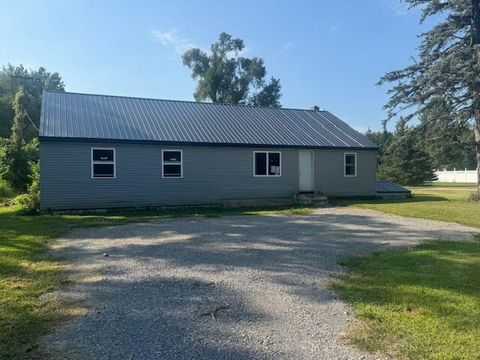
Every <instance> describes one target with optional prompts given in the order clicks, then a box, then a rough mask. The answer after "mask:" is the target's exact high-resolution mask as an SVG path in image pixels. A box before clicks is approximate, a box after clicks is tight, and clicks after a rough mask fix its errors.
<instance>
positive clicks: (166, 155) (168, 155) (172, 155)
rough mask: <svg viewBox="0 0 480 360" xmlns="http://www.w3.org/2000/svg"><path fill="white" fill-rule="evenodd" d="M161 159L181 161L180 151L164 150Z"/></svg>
mask: <svg viewBox="0 0 480 360" xmlns="http://www.w3.org/2000/svg"><path fill="white" fill-rule="evenodd" d="M163 161H164V162H181V161H182V152H181V151H164V152H163Z"/></svg>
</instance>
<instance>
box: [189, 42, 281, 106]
mask: <svg viewBox="0 0 480 360" xmlns="http://www.w3.org/2000/svg"><path fill="white" fill-rule="evenodd" d="M244 47H245V45H244V43H243V40H241V39H233V38H232V36H231V35H229V34H227V33H221V34H220V36H219V39H218V41H217V42H215V43H213V44H212V45H211V47H210V53H206V52H205V51H203V50H201V49H198V48H194V49H189V50H187V51H186V52H185V53H184V54H183V56H182V59H183V64H184V65H186V66H188V67H189V68H190V69H191V70H192V78H193V79H195V80H197V81H198V83H197V88H196V90H195V93H194V97H195V100H197V101H205V100H210V101H212V102H218V103H228V104H251V105H262V106H280V102H279V100H280V96H281V93H280V89H281V86H280V80H278V79H275V78H271V80H270V81H269V82H267V81H266V80H265V77H266V74H267V72H266V69H265V66H264V63H263V59H260V58H257V57H254V58H246V57H243V56H240V52H241V51H242V50H243V49H244Z"/></svg>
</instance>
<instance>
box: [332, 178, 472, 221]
mask: <svg viewBox="0 0 480 360" xmlns="http://www.w3.org/2000/svg"><path fill="white" fill-rule="evenodd" d="M410 189H411V190H412V198H410V199H373V200H337V201H335V203H336V204H337V205H340V206H354V207H360V208H365V209H373V210H379V211H383V212H387V213H391V214H396V215H403V216H410V217H417V218H425V219H434V220H443V221H451V222H456V223H459V224H464V225H469V226H473V227H478V228H480V202H472V201H469V195H470V193H471V192H473V191H474V190H475V188H474V187H463V186H460V187H451V188H444V187H438V188H437V187H436V186H423V187H412V188H410Z"/></svg>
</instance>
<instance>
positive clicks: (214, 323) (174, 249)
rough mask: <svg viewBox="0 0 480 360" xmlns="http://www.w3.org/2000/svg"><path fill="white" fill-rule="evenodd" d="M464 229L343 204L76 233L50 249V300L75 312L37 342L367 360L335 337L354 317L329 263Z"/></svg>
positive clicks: (78, 349) (143, 354)
mask: <svg viewBox="0 0 480 360" xmlns="http://www.w3.org/2000/svg"><path fill="white" fill-rule="evenodd" d="M474 231H478V230H474V229H472V228H468V227H465V226H461V225H455V224H448V223H442V222H436V221H430V220H420V219H407V218H403V217H396V216H391V215H385V214H381V213H378V212H375V211H371V210H363V209H351V208H330V209H320V210H316V211H315V213H314V214H311V215H274V216H223V217H218V218H177V219H171V220H160V221H155V222H148V223H141V224H128V225H121V226H114V227H104V228H86V229H76V230H73V231H72V232H71V233H69V234H68V235H67V236H65V237H64V238H62V239H61V240H60V241H59V242H58V243H57V245H56V247H55V249H56V250H55V251H57V252H58V254H59V255H62V256H63V257H64V258H65V259H66V260H67V262H68V263H69V264H71V271H72V274H73V276H74V278H75V282H74V283H73V285H72V286H70V287H68V288H66V289H64V290H62V291H61V292H57V293H55V294H54V295H52V296H58V297H59V298H61V299H69V300H74V302H75V306H77V307H83V308H84V309H85V313H84V314H83V315H81V316H77V317H75V318H73V319H72V320H71V321H70V322H68V323H67V324H66V325H65V326H63V327H62V328H60V329H59V330H58V331H57V332H55V333H53V334H51V335H49V336H48V337H46V338H44V340H43V344H44V345H43V346H44V347H45V348H46V350H48V351H52V352H53V353H60V354H62V357H69V358H81V359H90V358H96V359H98V358H100V359H182V358H202V359H217V358H218V359H232V358H243V359H246V358H247V359H248V358H255V359H264V358H271V359H274V358H291V359H313V358H316V359H359V358H365V359H369V358H376V356H375V355H371V354H364V353H361V352H360V351H359V350H357V349H356V348H354V347H352V346H350V345H348V344H347V343H346V342H345V340H344V339H343V338H342V334H343V333H345V331H346V330H347V328H348V326H349V323H350V322H352V321H354V320H353V317H352V315H351V314H350V309H349V308H348V307H347V306H346V305H345V304H344V303H343V302H341V301H340V300H338V298H337V297H336V295H335V294H334V293H333V292H332V291H331V290H330V289H329V287H328V284H329V281H330V279H331V277H332V276H333V275H335V274H337V273H338V272H339V271H341V267H340V266H339V265H338V264H337V261H338V259H339V258H342V257H344V256H347V255H351V254H361V253H366V252H369V251H371V250H373V249H384V248H388V247H395V246H403V245H413V244H416V243H417V242H418V241H419V240H423V239H428V238H444V239H461V238H463V239H467V238H470V236H471V233H472V232H474Z"/></svg>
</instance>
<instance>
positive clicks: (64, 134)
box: [39, 92, 377, 210]
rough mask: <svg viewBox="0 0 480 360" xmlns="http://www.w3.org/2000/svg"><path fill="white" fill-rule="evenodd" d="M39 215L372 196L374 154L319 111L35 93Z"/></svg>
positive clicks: (358, 136)
mask: <svg viewBox="0 0 480 360" xmlns="http://www.w3.org/2000/svg"><path fill="white" fill-rule="evenodd" d="M39 138H40V166H41V171H40V176H41V208H42V209H53V210H60V209H95V208H113V207H115V208H117V207H150V206H152V207H153V206H155V207H156V206H171V205H215V204H224V205H232V204H235V205H242V204H244V205H247V204H263V205H266V204H267V205H268V204H279V203H282V202H292V201H293V199H294V196H295V194H298V193H317V194H318V193H320V194H324V195H330V196H331V195H334V196H372V195H375V194H376V178H375V168H376V156H377V147H376V145H375V144H374V143H372V142H371V141H370V140H369V139H368V138H367V137H365V136H364V135H362V134H360V133H358V132H357V131H355V130H354V129H352V128H351V127H350V126H348V125H347V124H346V123H344V122H343V121H342V120H340V119H339V118H337V117H336V116H334V115H333V114H331V113H330V112H328V111H320V110H319V109H318V108H315V109H313V110H300V109H285V108H267V107H254V106H244V105H226V104H212V103H198V102H190V101H172V100H154V99H143V98H133V97H120V96H104V95H90V94H78V93H68V92H44V94H43V98H42V112H41V120H40V137H39Z"/></svg>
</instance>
